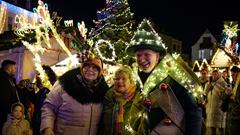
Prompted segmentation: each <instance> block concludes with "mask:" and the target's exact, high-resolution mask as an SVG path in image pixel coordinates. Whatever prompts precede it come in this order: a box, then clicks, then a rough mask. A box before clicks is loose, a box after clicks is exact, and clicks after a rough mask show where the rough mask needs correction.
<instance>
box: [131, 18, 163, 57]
mask: <svg viewBox="0 0 240 135" xmlns="http://www.w3.org/2000/svg"><path fill="white" fill-rule="evenodd" d="M139 49H151V50H153V51H155V52H160V55H165V54H166V49H167V48H166V47H165V44H164V43H163V41H162V39H161V37H160V36H159V35H158V34H157V33H156V31H155V30H154V29H153V27H152V25H151V23H150V21H149V20H147V19H144V20H143V21H142V22H141V23H140V25H139V26H138V29H137V31H136V32H135V34H134V36H133V38H132V39H131V41H130V43H129V44H128V47H127V48H126V52H127V54H128V55H132V56H133V55H134V54H135V52H136V51H137V50H139Z"/></svg>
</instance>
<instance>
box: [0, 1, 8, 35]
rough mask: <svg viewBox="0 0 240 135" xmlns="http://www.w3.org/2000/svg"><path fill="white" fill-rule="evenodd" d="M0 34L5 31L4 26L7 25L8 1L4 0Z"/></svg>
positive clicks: (0, 16)
mask: <svg viewBox="0 0 240 135" xmlns="http://www.w3.org/2000/svg"><path fill="white" fill-rule="evenodd" d="M0 9H1V10H0V20H1V21H0V34H1V33H3V32H4V27H5V26H6V19H7V6H6V3H4V2H2V4H1V7H0Z"/></svg>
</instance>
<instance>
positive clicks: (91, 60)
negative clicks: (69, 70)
mask: <svg viewBox="0 0 240 135" xmlns="http://www.w3.org/2000/svg"><path fill="white" fill-rule="evenodd" d="M90 64H93V65H95V66H97V67H98V69H99V76H101V75H102V69H103V63H102V60H101V59H100V58H98V57H88V58H87V59H86V60H84V61H83V63H82V65H83V67H84V66H85V65H90Z"/></svg>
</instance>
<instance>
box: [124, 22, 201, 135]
mask: <svg viewBox="0 0 240 135" xmlns="http://www.w3.org/2000/svg"><path fill="white" fill-rule="evenodd" d="M126 51H127V54H128V55H130V56H135V57H136V61H137V65H138V67H139V70H138V76H139V78H140V80H139V82H140V83H142V85H143V87H142V88H143V90H145V91H144V92H148V93H142V95H143V96H141V95H140V97H138V98H136V97H135V99H134V101H133V102H134V103H140V104H143V105H140V106H138V107H140V108H141V106H145V107H146V108H147V109H146V111H147V115H145V114H144V113H143V114H144V115H143V116H141V117H139V118H140V119H141V120H140V121H137V120H135V119H132V123H131V124H132V125H133V126H132V127H133V128H132V129H134V130H135V131H136V130H137V131H136V132H137V133H138V132H139V130H141V131H142V132H143V133H141V134H149V133H148V131H147V130H148V129H149V130H150V134H151V135H158V134H161V135H183V134H185V135H200V133H201V124H202V123H201V122H202V115H201V114H202V112H201V108H200V107H198V105H197V102H196V100H195V99H194V97H193V95H192V94H191V93H189V92H188V91H191V89H186V88H185V87H182V85H181V81H176V80H175V79H176V78H172V77H171V76H167V75H166V76H165V73H166V71H167V70H168V69H167V67H168V66H169V68H170V67H171V66H172V65H171V61H169V62H167V63H166V64H164V65H165V66H166V67H163V66H161V64H162V63H161V60H162V59H164V57H165V56H166V48H165V46H164V43H163V42H162V40H161V37H159V36H158V34H157V33H156V32H155V30H154V29H153V28H152V26H151V24H150V22H149V21H148V20H147V19H144V20H143V21H142V22H141V24H140V25H139V27H138V30H137V32H135V35H134V36H133V38H132V40H131V41H130V44H129V46H128V47H127V48H126ZM158 71H162V72H160V73H158ZM190 72H191V71H190ZM192 74H194V73H192ZM154 77H157V78H154ZM150 78H154V80H152V81H151V79H150ZM156 80H158V83H154V82H155V81H156ZM199 84H200V83H199ZM199 84H198V86H199V88H200V85H199ZM140 86H141V85H140ZM141 98H142V99H143V101H141ZM137 100H139V102H138V101H137ZM134 106H135V108H136V109H137V108H138V107H137V106H136V104H134V105H132V107H134ZM146 111H145V112H146ZM136 113H137V111H136ZM131 114H132V115H131V117H135V115H136V114H135V113H133V112H131ZM144 119H146V120H147V119H148V120H149V121H146V122H144V121H145V120H144ZM134 121H135V122H134ZM141 123H142V124H141ZM146 123H148V124H147V125H148V126H145V127H144V126H143V125H144V124H146ZM183 123H185V124H183ZM134 125H135V126H136V125H138V126H136V127H135V128H134ZM145 128H148V129H145ZM132 129H130V130H132ZM143 130H145V131H143ZM137 133H136V134H137Z"/></svg>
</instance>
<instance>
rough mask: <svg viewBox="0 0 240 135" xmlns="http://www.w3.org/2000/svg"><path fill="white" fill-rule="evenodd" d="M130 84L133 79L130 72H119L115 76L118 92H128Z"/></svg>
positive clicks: (115, 85)
mask: <svg viewBox="0 0 240 135" xmlns="http://www.w3.org/2000/svg"><path fill="white" fill-rule="evenodd" d="M130 85H131V81H130V79H129V76H128V74H126V73H124V72H119V73H118V74H116V77H115V78H114V87H115V90H116V91H117V92H119V93H122V94H124V93H125V92H127V90H128V89H129V87H130Z"/></svg>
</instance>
